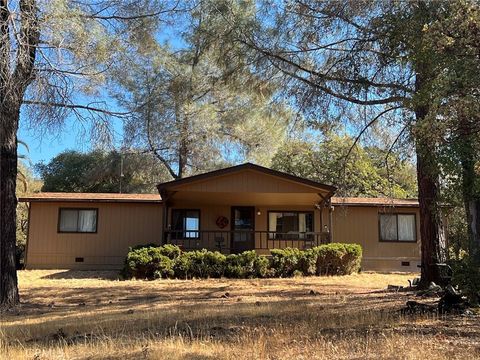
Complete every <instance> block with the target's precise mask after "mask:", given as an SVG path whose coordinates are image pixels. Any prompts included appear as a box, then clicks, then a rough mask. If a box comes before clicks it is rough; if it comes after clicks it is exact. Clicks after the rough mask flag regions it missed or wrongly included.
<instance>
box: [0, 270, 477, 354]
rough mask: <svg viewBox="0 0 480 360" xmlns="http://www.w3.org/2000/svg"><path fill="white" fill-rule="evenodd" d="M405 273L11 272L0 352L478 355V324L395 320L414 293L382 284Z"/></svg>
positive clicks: (435, 319)
mask: <svg viewBox="0 0 480 360" xmlns="http://www.w3.org/2000/svg"><path fill="white" fill-rule="evenodd" d="M412 277H413V276H412V275H403V274H388V275H386V274H373V273H372V274H359V275H352V276H344V277H308V278H294V279H264V280H227V279H219V280H189V281H179V280H162V281H153V282H146V281H117V280H115V274H114V273H110V272H103V273H102V272H72V271H61V270H58V271H40V270H37V271H21V272H20V273H19V281H20V291H21V296H22V305H21V306H20V308H19V309H18V312H17V313H9V314H3V315H2V319H1V321H0V357H2V358H5V359H36V360H39V359H122V360H123V359H235V360H240V359H288V358H290V359H333V358H339V359H360V358H362V359H364V358H367V359H368V358H371V359H377V358H387V359H419V358H435V359H444V358H445V359H446V358H448V359H467V358H468V359H473V358H479V359H480V324H479V320H480V319H479V318H478V317H459V316H457V317H453V316H451V317H448V318H444V317H432V316H430V317H417V318H412V317H408V318H407V317H403V316H401V315H400V314H399V312H398V309H400V308H401V307H402V305H403V304H405V301H406V300H408V299H410V298H412V297H413V294H411V293H388V292H385V291H384V289H385V288H386V286H387V284H402V285H406V284H407V279H409V278H412ZM311 290H313V292H315V294H311ZM226 293H228V294H229V296H225V294H226Z"/></svg>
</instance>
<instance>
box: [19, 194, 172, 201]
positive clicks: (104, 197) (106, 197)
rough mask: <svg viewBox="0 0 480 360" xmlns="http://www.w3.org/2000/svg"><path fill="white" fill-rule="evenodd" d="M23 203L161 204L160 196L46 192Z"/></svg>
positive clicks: (25, 197) (32, 196)
mask: <svg viewBox="0 0 480 360" xmlns="http://www.w3.org/2000/svg"><path fill="white" fill-rule="evenodd" d="M18 200H19V201H21V202H30V201H42V202H124V203H125V202H136V203H160V202H161V201H162V198H161V197H160V195H159V194H114V193H63V192H44V193H35V194H29V195H25V196H22V197H20V198H19V199H18Z"/></svg>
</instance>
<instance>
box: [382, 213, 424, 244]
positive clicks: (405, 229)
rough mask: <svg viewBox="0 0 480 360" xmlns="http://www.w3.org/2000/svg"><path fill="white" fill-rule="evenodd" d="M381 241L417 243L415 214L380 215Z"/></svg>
mask: <svg viewBox="0 0 480 360" xmlns="http://www.w3.org/2000/svg"><path fill="white" fill-rule="evenodd" d="M379 216H380V240H382V241H416V229H415V214H380V215H379Z"/></svg>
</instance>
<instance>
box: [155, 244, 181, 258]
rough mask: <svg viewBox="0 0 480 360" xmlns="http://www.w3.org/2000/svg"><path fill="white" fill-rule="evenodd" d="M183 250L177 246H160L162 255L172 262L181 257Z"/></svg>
mask: <svg viewBox="0 0 480 360" xmlns="http://www.w3.org/2000/svg"><path fill="white" fill-rule="evenodd" d="M181 253H182V250H181V249H180V248H179V247H178V246H177V245H172V244H165V245H163V246H160V254H162V255H163V256H166V257H168V258H169V259H171V260H175V259H176V258H178V257H179V256H180V254H181Z"/></svg>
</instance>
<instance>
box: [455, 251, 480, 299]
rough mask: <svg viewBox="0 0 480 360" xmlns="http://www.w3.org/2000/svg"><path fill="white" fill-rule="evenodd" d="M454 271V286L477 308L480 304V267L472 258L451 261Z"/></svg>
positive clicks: (465, 257) (466, 257)
mask: <svg viewBox="0 0 480 360" xmlns="http://www.w3.org/2000/svg"><path fill="white" fill-rule="evenodd" d="M449 264H450V266H451V267H452V270H453V277H452V285H454V286H457V287H458V288H459V289H460V290H461V291H462V293H463V294H464V295H465V296H466V297H467V298H468V301H469V302H470V303H471V304H472V305H475V306H478V305H479V304H480V266H479V264H478V262H477V261H475V260H474V259H472V257H470V256H468V255H466V256H464V257H463V258H459V259H456V260H450V261H449Z"/></svg>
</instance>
